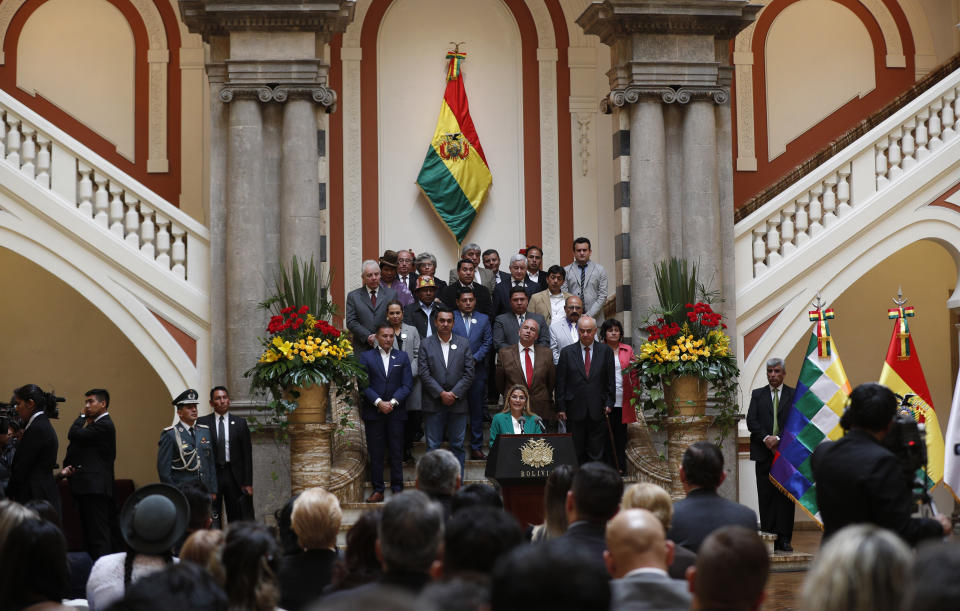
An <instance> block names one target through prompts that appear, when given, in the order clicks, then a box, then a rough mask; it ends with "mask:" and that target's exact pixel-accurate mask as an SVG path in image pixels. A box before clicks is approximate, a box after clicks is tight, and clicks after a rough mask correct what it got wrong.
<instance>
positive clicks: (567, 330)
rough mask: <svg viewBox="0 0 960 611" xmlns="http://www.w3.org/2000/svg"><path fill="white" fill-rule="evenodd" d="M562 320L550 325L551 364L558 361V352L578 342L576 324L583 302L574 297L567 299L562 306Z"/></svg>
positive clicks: (581, 311)
mask: <svg viewBox="0 0 960 611" xmlns="http://www.w3.org/2000/svg"><path fill="white" fill-rule="evenodd" d="M563 312H564V315H563V318H561V319H559V320H555V321H554V323H553V324H552V325H550V349H551V350H553V364H554V365H556V364H557V362H558V361H559V360H560V351H561V350H563V349H564V348H565V347H567V346H569V345H570V344H575V343H577V342H578V341H580V334H579V333H578V332H577V322H578V321H579V320H580V316H581V315H582V314H583V301H581V300H580V298H579V297H577V296H576V295H571V296H570V297H567V301H566V303H565V304H564V306H563Z"/></svg>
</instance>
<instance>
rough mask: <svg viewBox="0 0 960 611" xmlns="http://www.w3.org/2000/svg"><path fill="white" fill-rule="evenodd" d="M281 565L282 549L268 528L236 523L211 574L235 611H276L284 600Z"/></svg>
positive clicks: (255, 523)
mask: <svg viewBox="0 0 960 611" xmlns="http://www.w3.org/2000/svg"><path fill="white" fill-rule="evenodd" d="M300 496H301V497H302V496H303V495H300ZM297 500H298V501H299V499H297ZM294 512H296V505H295V506H294ZM279 564H280V545H279V544H278V543H277V540H276V538H275V537H274V536H273V533H272V532H270V529H269V528H268V527H267V526H265V525H263V524H260V523H259V522H234V523H233V524H231V525H230V527H229V528H228V529H227V535H226V539H225V540H224V545H223V552H222V553H221V554H220V558H219V561H215V562H214V564H213V567H211V568H212V569H213V570H212V571H211V572H212V573H213V574H214V576H215V577H216V578H217V579H218V580H219V581H220V583H221V584H222V585H223V589H224V591H225V592H226V593H227V601H228V603H229V605H230V608H231V609H244V610H245V611H275V610H276V609H277V602H278V601H279V600H280V590H279V587H278V584H277V577H276V576H277V569H278V568H279Z"/></svg>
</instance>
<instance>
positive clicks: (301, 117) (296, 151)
mask: <svg viewBox="0 0 960 611" xmlns="http://www.w3.org/2000/svg"><path fill="white" fill-rule="evenodd" d="M298 93H299V92H298ZM281 139H282V141H283V144H282V146H283V155H282V158H281V170H280V174H281V176H280V261H281V262H282V263H283V264H284V265H289V263H290V259H291V257H293V256H294V255H296V256H297V257H298V258H300V259H301V260H308V259H310V258H311V257H312V258H313V260H314V262H315V263H316V264H317V265H319V264H320V261H321V259H322V258H323V257H322V256H321V252H320V232H321V227H320V191H319V189H318V187H317V185H318V184H319V183H318V179H319V176H318V173H317V120H316V117H315V115H314V102H313V100H312V99H309V98H306V97H305V96H304V95H303V94H301V95H300V96H299V97H297V98H295V99H288V100H287V102H286V104H285V105H284V107H283V133H282V137H281Z"/></svg>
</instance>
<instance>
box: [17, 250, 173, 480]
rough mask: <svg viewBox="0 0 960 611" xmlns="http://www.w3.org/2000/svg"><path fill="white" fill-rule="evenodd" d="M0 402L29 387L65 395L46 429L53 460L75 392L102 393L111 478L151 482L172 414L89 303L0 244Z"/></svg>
mask: <svg viewBox="0 0 960 611" xmlns="http://www.w3.org/2000/svg"><path fill="white" fill-rule="evenodd" d="M0 286H3V287H4V289H5V290H4V298H3V299H0V338H2V341H0V363H3V367H0V400H2V401H4V402H5V401H7V400H9V397H10V395H11V394H12V391H13V389H14V388H16V387H18V386H21V385H23V384H28V383H32V384H37V385H38V386H40V387H41V388H43V389H44V390H51V389H53V390H55V391H56V393H57V395H59V396H61V397H66V398H67V402H66V403H61V404H60V414H61V416H60V419H59V420H54V421H53V424H54V428H55V429H56V431H57V435H58V436H59V438H60V454H59V459H60V460H62V459H63V456H64V454H65V452H66V449H67V431H68V430H69V428H70V424H71V423H72V422H73V420H74V419H75V418H76V416H77V415H78V414H79V412H80V408H82V407H83V399H84V397H83V393H84V392H86V391H87V390H90V389H91V388H94V387H101V388H106V389H107V390H108V391H110V414H111V418H113V420H114V423H115V424H116V426H117V462H116V476H117V478H131V479H133V481H134V483H135V484H136V485H137V486H140V485H143V484H145V483H149V482H154V481H157V470H156V458H157V440H158V439H159V438H160V431H161V429H162V428H163V427H165V426H168V425H169V424H170V423H171V422H172V420H173V416H174V411H173V407H172V406H171V405H170V401H171V397H170V396H169V393H168V392H167V390H166V389H165V387H164V385H163V383H162V382H161V381H160V378H159V377H158V376H157V375H156V373H155V372H154V371H153V369H152V368H151V367H150V364H149V363H147V361H146V359H144V358H143V356H142V355H141V354H140V353H139V352H138V351H137V349H136V348H134V346H133V344H131V343H130V342H129V341H128V340H127V339H126V338H125V337H124V336H123V334H122V333H121V332H120V331H119V330H118V329H117V327H116V326H114V325H113V324H112V323H111V322H110V320H109V319H107V317H106V316H105V315H104V314H103V313H102V312H100V310H98V309H97V308H96V307H95V306H94V305H93V304H91V303H90V302H88V301H87V300H86V299H84V298H83V297H82V296H80V294H79V293H77V292H76V291H74V290H73V289H72V288H70V287H69V286H68V285H67V284H65V283H63V282H62V281H60V280H58V279H57V278H55V277H54V276H52V275H51V274H49V273H48V272H46V271H45V270H44V269H43V268H41V267H39V266H37V265H35V264H34V263H32V262H30V261H28V260H26V259H24V258H23V257H21V256H19V255H17V254H15V253H13V252H12V251H10V250H7V249H5V248H0Z"/></svg>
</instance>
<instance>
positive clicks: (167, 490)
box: [120, 484, 190, 554]
mask: <svg viewBox="0 0 960 611" xmlns="http://www.w3.org/2000/svg"><path fill="white" fill-rule="evenodd" d="M189 522H190V505H189V504H187V497H185V496H184V495H183V493H182V492H180V489H179V488H177V487H176V486H171V485H170V484H147V485H146V486H143V487H142V488H140V489H138V490H137V491H136V492H134V493H133V494H132V495H130V498H128V499H127V502H125V503H124V504H123V509H121V510H120V533H121V534H122V535H123V540H124V541H126V542H127V545H129V546H130V547H131V548H132V549H133V550H134V551H137V552H139V553H141V554H161V553H163V552H167V551H170V550H171V549H172V548H173V546H174V545H175V544H176V543H177V541H179V540H180V538H181V537H183V534H184V533H185V532H187V524H188V523H189Z"/></svg>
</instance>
